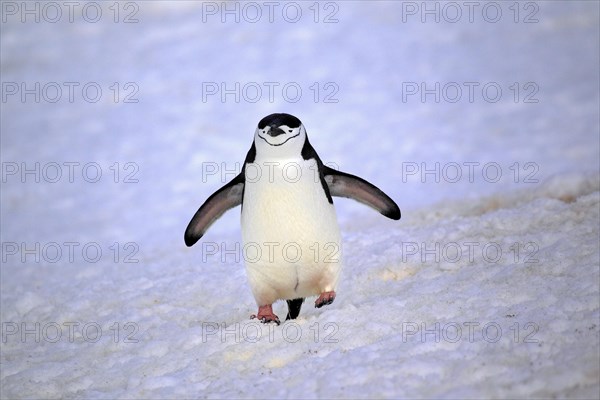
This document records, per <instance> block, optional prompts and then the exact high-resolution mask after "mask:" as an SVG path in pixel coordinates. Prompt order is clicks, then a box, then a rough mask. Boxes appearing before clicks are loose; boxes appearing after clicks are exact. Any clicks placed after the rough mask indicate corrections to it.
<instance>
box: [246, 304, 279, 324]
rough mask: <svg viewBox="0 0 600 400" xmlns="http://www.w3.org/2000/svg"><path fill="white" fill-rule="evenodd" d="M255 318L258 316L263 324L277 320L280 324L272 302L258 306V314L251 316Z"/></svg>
mask: <svg viewBox="0 0 600 400" xmlns="http://www.w3.org/2000/svg"><path fill="white" fill-rule="evenodd" d="M254 318H258V319H259V320H260V322H262V323H263V324H266V323H269V322H275V323H276V324H277V325H279V324H280V322H279V317H278V316H277V315H275V314H273V307H272V305H271V304H267V305H266V306H259V307H258V314H256V315H255V314H252V315H251V316H250V319H254Z"/></svg>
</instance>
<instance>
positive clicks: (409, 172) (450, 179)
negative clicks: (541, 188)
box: [402, 161, 540, 184]
mask: <svg viewBox="0 0 600 400" xmlns="http://www.w3.org/2000/svg"><path fill="white" fill-rule="evenodd" d="M539 171H540V166H539V164H537V163H535V162H532V161H526V162H519V161H515V162H514V163H512V164H510V165H504V167H503V166H502V164H500V163H498V162H495V161H488V162H479V161H463V162H460V163H459V162H455V161H450V162H445V163H440V162H437V161H436V162H429V163H428V162H420V163H417V162H414V161H405V162H403V163H402V183H408V182H409V181H411V180H412V181H414V180H417V181H420V182H421V183H440V182H444V183H458V182H469V183H480V182H486V183H497V182H500V180H501V179H502V178H503V177H507V178H508V177H511V178H512V182H513V183H528V184H531V183H539V182H540V180H539V179H538V178H537V177H536V176H537V174H538V172H539Z"/></svg>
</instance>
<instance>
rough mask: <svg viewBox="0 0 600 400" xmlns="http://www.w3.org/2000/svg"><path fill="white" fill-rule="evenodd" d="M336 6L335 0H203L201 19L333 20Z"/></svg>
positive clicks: (206, 20)
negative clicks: (217, 0)
mask: <svg viewBox="0 0 600 400" xmlns="http://www.w3.org/2000/svg"><path fill="white" fill-rule="evenodd" d="M339 10H340V6H339V4H338V3H337V2H333V1H327V2H317V1H315V2H311V3H309V2H294V1H284V2H280V1H265V2H255V1H221V2H216V1H204V2H202V22H203V23H207V22H220V23H223V24H225V23H236V24H239V23H242V22H243V23H249V24H256V23H259V22H266V23H274V22H286V23H290V24H295V23H298V22H300V21H302V20H305V21H312V22H313V23H315V24H318V23H323V24H337V23H338V22H339V19H338V12H339Z"/></svg>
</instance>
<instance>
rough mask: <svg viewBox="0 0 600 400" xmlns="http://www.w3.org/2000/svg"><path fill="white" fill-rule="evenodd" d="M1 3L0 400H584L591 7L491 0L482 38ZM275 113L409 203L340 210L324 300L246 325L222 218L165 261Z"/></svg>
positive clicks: (592, 145) (595, 304)
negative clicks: (328, 297) (335, 271)
mask: <svg viewBox="0 0 600 400" xmlns="http://www.w3.org/2000/svg"><path fill="white" fill-rule="evenodd" d="M7 3H8V4H12V5H13V6H15V5H16V7H17V8H18V7H21V5H23V4H25V3H21V2H16V3H15V2H3V3H2V7H3V22H2V24H1V29H2V32H1V33H2V35H1V38H0V44H1V72H2V82H3V88H2V96H3V100H2V103H1V107H2V110H1V115H0V116H1V134H2V146H1V149H2V150H1V151H2V154H1V155H2V174H3V175H2V193H1V201H2V212H1V216H2V222H1V224H2V229H1V231H2V258H3V259H2V268H1V301H2V303H1V314H0V315H1V322H2V343H1V345H2V351H1V359H0V361H1V363H0V367H1V372H0V380H1V381H0V382H1V393H0V394H1V397H2V398H98V399H100V398H111V399H112V398H194V397H199V398H204V397H211V398H250V397H261V398H270V397H277V398H281V397H289V398H315V397H334V398H344V397H353V398H379V397H382V398H400V397H410V398H482V397H493V398H522V397H537V398H541V397H559V398H565V397H566V398H597V397H598V393H599V390H600V384H599V381H600V378H599V375H600V366H599V365H600V363H599V360H600V353H599V351H600V345H599V343H600V339H599V332H600V321H599V309H600V304H599V302H600V297H599V268H600V265H599V263H600V261H599V225H600V215H599V212H600V211H599V210H600V205H599V204H600V183H599V180H600V178H599V173H598V170H599V154H600V145H599V132H600V127H599V111H598V110H599V107H600V105H599V76H598V65H599V48H600V43H599V5H598V3H597V2H588V1H585V2H576V1H573V2H572V1H552V2H550V1H548V2H546V1H539V2H529V3H526V4H528V5H526V4H525V3H518V4H517V3H513V2H500V3H495V4H498V5H499V7H500V10H501V15H500V17H499V20H498V21H497V22H491V21H492V20H493V19H495V18H496V17H495V16H494V11H495V9H493V7H492V8H490V7H487V8H486V12H487V13H488V14H486V15H485V18H484V14H482V10H483V9H484V8H485V6H486V4H488V3H478V4H479V6H478V7H477V8H475V9H474V12H473V14H472V21H471V20H470V18H471V16H470V14H469V9H468V8H467V6H465V5H464V4H463V3H461V2H458V3H454V4H458V5H459V6H460V7H461V11H462V14H461V17H460V18H459V20H458V21H457V22H450V21H448V20H453V19H454V18H456V15H455V14H454V11H453V10H452V9H449V8H448V7H446V8H444V5H445V4H446V3H435V2H430V3H428V4H429V6H430V7H431V8H432V9H434V10H435V8H434V7H438V9H439V13H440V14H439V15H438V18H439V22H436V21H435V18H436V16H435V15H428V14H426V13H425V14H423V11H424V10H422V9H421V7H423V5H422V3H421V2H391V1H390V2H386V1H378V2H367V1H352V2H335V3H333V2H331V3H327V4H328V5H327V4H325V3H319V4H317V5H316V6H315V5H314V4H313V3H312V2H301V3H295V4H297V5H298V7H300V9H301V12H302V14H301V15H300V19H299V20H298V21H297V22H292V20H293V19H296V17H295V14H294V11H295V9H294V8H293V7H295V6H287V3H278V4H279V6H278V7H277V8H275V9H274V13H273V16H272V19H273V22H271V21H270V20H269V19H270V15H269V11H268V8H267V6H266V5H265V4H264V3H255V4H258V6H259V7H260V9H261V10H262V11H261V13H262V14H261V18H260V19H259V20H257V21H255V19H256V17H257V14H256V13H255V9H251V8H245V9H244V8H242V6H241V5H240V4H238V5H237V7H238V10H239V12H238V13H237V18H238V19H239V22H236V21H235V19H236V11H235V10H236V8H235V7H236V5H235V4H236V3H233V2H227V3H221V2H216V3H210V2H209V3H200V2H188V1H186V2H169V3H166V2H165V3H162V2H150V1H148V2H130V3H125V2H122V3H118V4H117V5H118V7H117V8H118V10H119V11H120V13H119V14H118V16H117V15H116V14H115V9H114V6H113V8H110V7H111V5H112V4H113V3H112V2H107V3H102V5H101V8H102V15H101V18H100V19H99V20H98V21H97V22H89V21H90V20H92V19H94V15H95V14H94V13H93V11H94V10H93V9H89V10H87V12H88V13H89V14H87V15H86V16H85V17H86V18H87V19H86V18H84V17H83V16H82V10H81V9H82V5H80V6H79V8H76V9H75V10H74V11H75V12H74V16H73V18H74V20H73V22H70V21H69V13H68V11H69V10H68V8H67V6H65V5H63V3H60V2H59V3H56V4H59V7H62V13H63V15H62V18H61V19H60V20H59V21H58V22H55V23H52V22H49V21H47V19H52V18H55V14H54V11H53V10H52V9H46V12H47V14H45V15H42V17H45V18H46V19H44V18H41V19H40V22H39V23H36V22H35V21H34V20H33V18H34V17H32V16H31V15H29V16H28V17H27V18H28V19H26V22H25V23H23V22H21V13H22V10H17V11H15V9H14V7H13V8H10V9H7V8H5V7H6V4H7ZM27 4H29V5H30V7H31V8H34V7H35V4H36V2H29V3H27ZM40 4H41V5H43V4H44V3H39V4H38V6H40ZM435 4H437V6H435ZM514 4H517V7H516V9H518V11H519V13H518V15H517V14H516V11H515V6H514ZM511 6H512V7H513V8H510V7H511ZM40 7H41V6H40ZM222 7H229V8H228V9H229V10H234V11H233V13H234V14H227V13H224V10H223V9H222ZM290 7H292V8H290ZM311 7H312V8H311ZM414 7H416V8H417V11H415V8H414ZM284 8H285V9H286V12H287V13H288V14H287V15H286V16H285V18H284V17H283V15H282V10H283V9H284ZM215 10H216V11H215ZM244 10H245V11H244ZM316 10H318V11H319V13H318V15H317V14H316ZM444 10H445V11H444ZM34 12H35V11H34ZM40 12H42V11H40ZM413 12H416V14H414V13H413ZM434 13H435V11H434ZM126 17H129V19H130V22H132V23H123V20H124V19H125V18H126ZM115 18H116V20H117V22H115ZM222 18H224V19H225V22H222ZM315 18H316V20H317V22H315ZM422 18H425V21H424V22H423V21H422ZM132 19H137V22H135V21H131V20H132ZM325 19H327V20H328V21H329V22H330V23H325ZM515 19H516V20H517V22H515ZM253 21H254V22H253ZM526 21H527V22H529V23H525V22H526ZM36 82H39V83H40V89H39V90H38V95H39V96H40V101H39V102H36V101H35V96H36V94H35V92H36V89H35V83H36ZM50 82H55V83H56V84H57V85H58V86H60V87H61V88H62V97H60V98H59V99H58V100H57V101H56V102H51V101H48V100H51V99H55V98H56V96H57V94H56V91H55V90H56V86H52V85H50V86H46V92H45V93H44V92H43V90H44V89H43V88H44V87H45V85H46V84H48V83H50ZM68 82H76V83H78V86H73V88H74V89H73V99H72V100H73V101H70V99H69V86H67V83H68ZM90 82H93V83H95V84H96V85H92V86H93V87H92V88H91V89H89V90H90V91H89V94H88V97H87V98H86V97H84V94H82V88H83V87H84V86H85V85H86V84H87V83H90ZM236 82H239V84H240V86H239V87H240V91H238V92H237V95H238V96H239V97H240V98H239V99H236V93H235V87H236V86H235V85H236ZM436 82H439V83H440V85H439V90H438V91H437V93H436V89H435V87H436V86H435V85H436ZM11 83H16V86H15V85H13V84H11ZM21 83H25V84H26V85H27V86H26V87H25V89H26V90H30V94H25V95H24V101H22V97H21V95H22V93H21V92H20V90H21V86H20V85H21ZM115 83H116V86H114V85H115ZM128 83H129V84H130V85H129V86H127V84H128ZM222 83H224V84H225V89H226V90H229V91H230V92H229V94H225V99H224V100H225V101H221V95H222V94H223V93H221V92H220V89H221V84H222ZM273 83H276V84H277V85H276V86H275V85H274V84H273ZM421 83H424V84H425V89H426V90H429V91H430V92H429V94H425V97H424V99H423V100H424V101H422V99H421V94H422V93H421V92H418V93H417V94H410V93H411V90H413V91H414V90H415V88H417V89H418V90H420V89H421ZM475 83H476V84H477V85H476V86H474V85H475ZM269 84H272V85H273V86H272V87H273V89H274V90H273V98H272V99H271V98H270V93H269V86H267V85H269ZM286 84H288V89H289V91H288V92H287V93H285V95H286V96H287V97H284V94H283V92H282V88H283V87H284V86H285V85H286ZM245 85H246V86H245ZM315 85H316V86H315ZM469 85H471V86H469ZM486 85H487V86H486ZM98 86H99V87H100V88H101V90H102V94H101V96H100V98H99V100H98V101H97V102H91V101H89V98H91V97H93V96H94V92H93V90H94V88H95V87H98ZM256 86H259V87H260V88H261V89H262V93H261V96H260V97H259V98H258V99H257V101H256V102H253V101H254V99H256V96H257V92H256V91H255V90H256ZM484 86H485V87H486V88H487V89H488V92H487V93H485V94H482V89H483V87H484ZM15 87H16V88H17V89H16V90H19V92H17V93H16V94H10V93H11V91H13V90H15ZM215 87H216V88H218V90H219V92H218V93H217V94H214V95H213V94H210V93H212V92H211V91H210V90H214V89H215ZM244 87H246V92H245V93H243V92H242V90H243V88H244ZM296 87H300V88H301V90H302V93H301V96H299V99H298V101H297V102H292V101H291V100H296V99H297V97H298V96H296V94H295V92H294V91H293V89H294V88H296ZM457 87H458V88H460V89H461V90H462V97H461V98H460V99H458V100H457V101H456V102H452V101H453V100H454V99H456V93H457V92H456V90H457ZM469 87H473V88H474V91H473V98H472V99H470V98H469ZM497 87H500V89H501V91H502V92H501V94H500V95H499V97H498V94H496V93H495V92H494V90H495V89H496V88H497ZM32 88H33V89H32ZM116 88H118V89H119V92H118V93H117V92H116ZM317 89H318V92H317ZM31 90H33V93H34V94H31ZM432 90H433V91H432ZM436 95H438V96H439V102H437V101H436ZM128 96H129V97H128ZM294 96H295V97H294ZM327 96H329V97H327ZM485 96H487V97H485ZM326 98H327V99H328V100H337V102H327V101H325V100H326ZM125 99H129V100H132V99H137V100H138V102H135V103H128V102H124V100H125ZM236 100H239V101H236ZM271 100H272V101H271ZM471 100H472V101H471ZM492 100H493V101H492ZM526 100H527V101H526ZM534 100H537V101H536V102H534ZM272 112H288V113H291V114H294V115H296V116H298V117H299V118H300V119H301V120H302V121H303V122H304V124H305V126H306V128H307V131H308V135H309V137H310V139H311V143H312V144H313V146H314V147H315V149H316V150H317V152H318V153H319V155H320V156H321V158H322V159H323V160H324V161H325V162H329V163H331V165H334V166H335V167H337V168H339V169H341V170H343V171H346V172H349V173H353V174H356V175H359V176H361V177H363V178H365V179H367V180H369V181H370V182H373V183H374V184H375V185H377V186H379V187H380V188H381V189H382V190H384V191H385V192H386V193H388V194H389V195H390V196H391V197H392V198H393V199H395V200H396V201H397V203H398V204H399V206H400V208H401V210H402V219H401V220H400V221H391V220H387V219H386V218H384V217H383V216H381V215H379V214H377V213H376V212H374V211H373V210H370V209H368V208H366V207H364V206H362V205H360V204H356V203H353V202H351V201H350V200H346V199H339V198H336V199H335V204H336V209H337V212H338V219H339V222H340V225H341V230H342V235H343V246H344V269H343V272H342V277H341V283H340V286H339V290H338V295H337V298H336V300H335V302H334V303H333V304H332V305H330V306H327V307H324V308H321V309H315V308H314V307H313V306H312V302H314V299H310V298H309V299H307V301H306V302H305V304H304V306H303V309H302V311H301V314H300V317H299V318H298V319H297V320H295V321H288V322H285V323H282V325H280V326H275V325H273V324H271V325H261V324H259V323H258V322H256V320H250V319H249V316H250V315H251V314H253V313H256V310H257V309H256V305H255V302H254V299H253V297H252V295H251V293H250V289H249V287H248V284H247V282H246V276H245V272H244V267H243V259H242V258H243V257H242V256H243V255H244V254H243V249H240V248H239V242H240V226H239V223H240V221H239V208H237V209H234V210H232V211H230V212H229V213H227V214H226V215H224V216H223V218H222V219H221V220H219V221H217V223H216V224H215V225H214V226H213V227H212V228H211V229H210V230H209V232H208V233H207V235H206V236H205V237H204V238H202V240H201V242H199V243H198V244H196V245H195V246H194V247H192V248H186V247H185V245H184V243H183V232H184V229H185V227H186V225H187V223H188V222H189V220H190V218H191V217H192V215H193V213H194V212H195V211H196V209H197V208H198V207H199V206H200V204H201V203H202V202H203V201H204V200H205V199H206V198H207V197H208V196H209V195H210V194H211V193H213V192H214V191H215V190H217V189H218V188H219V187H220V186H222V185H223V184H224V183H225V182H226V181H228V180H229V179H231V178H232V177H233V176H234V175H235V173H236V172H235V170H236V169H237V170H239V167H240V164H239V163H240V162H242V161H243V159H244V156H245V153H246V151H247V150H248V148H249V147H250V144H251V140H252V136H253V132H254V128H255V126H256V124H257V122H258V121H259V120H260V118H262V117H263V116H265V115H267V114H270V113H272ZM36 163H39V166H38V167H37V168H39V174H38V175H39V182H36V175H35V174H36V173H35V172H29V173H26V174H25V175H22V173H23V170H24V169H28V170H32V169H33V170H35V169H36ZM72 163H79V164H72ZM93 163H96V164H93ZM115 163H118V164H115ZM436 163H437V164H436ZM57 165H58V167H57ZM84 167H86V168H87V169H85V170H84ZM69 168H72V171H71V170H70V169H69ZM436 168H437V172H435V171H436ZM57 171H59V172H62V176H61V177H59V178H58V179H56V177H57V175H56V174H57ZM97 171H100V172H101V173H102V175H101V176H100V177H99V178H98V180H97V181H96V182H92V181H93V180H96V178H95V177H96V173H97ZM427 171H429V172H427ZM431 171H433V172H431ZM70 172H72V176H71V175H70ZM117 172H118V174H117ZM53 180H56V182H52V181H53ZM136 180H137V182H136ZM36 246H39V247H37V248H36ZM236 246H238V247H237V250H236ZM83 249H85V250H86V251H83ZM71 250H72V252H71ZM97 250H100V251H101V255H99V256H98V257H96V254H95V251H97ZM238 250H239V251H238ZM36 258H37V259H36ZM96 258H98V260H96ZM131 261H137V262H131ZM274 311H275V313H277V314H278V315H279V316H280V317H281V318H284V317H285V313H286V312H287V310H286V307H285V303H284V302H278V303H276V304H275V305H274Z"/></svg>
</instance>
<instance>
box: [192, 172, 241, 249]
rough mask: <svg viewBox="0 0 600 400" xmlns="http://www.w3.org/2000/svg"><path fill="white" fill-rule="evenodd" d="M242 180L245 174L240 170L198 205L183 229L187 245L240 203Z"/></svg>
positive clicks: (198, 238) (194, 241)
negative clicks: (239, 172)
mask: <svg viewBox="0 0 600 400" xmlns="http://www.w3.org/2000/svg"><path fill="white" fill-rule="evenodd" d="M244 182H245V176H244V172H243V171H242V173H241V174H239V175H238V176H236V177H235V178H233V179H232V180H231V181H230V182H229V183H227V184H226V185H225V186H223V187H222V188H221V189H219V190H217V191H216V192H215V193H213V194H212V195H211V196H210V197H209V198H208V199H207V200H206V201H205V202H204V204H202V206H200V208H199V209H198V211H196V214H194V217H193V218H192V220H191V221H190V223H189V224H188V226H187V228H186V230H185V235H184V240H185V244H186V245H187V246H188V247H189V246H192V245H193V244H194V243H196V242H197V241H198V240H200V238H201V237H202V236H203V235H204V234H205V233H206V231H207V230H208V228H209V227H210V226H211V225H212V224H213V223H214V222H215V221H216V220H217V219H219V217H221V215H223V214H224V213H225V211H227V210H229V209H231V208H233V207H236V206H239V205H240V204H242V197H243V195H244Z"/></svg>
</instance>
